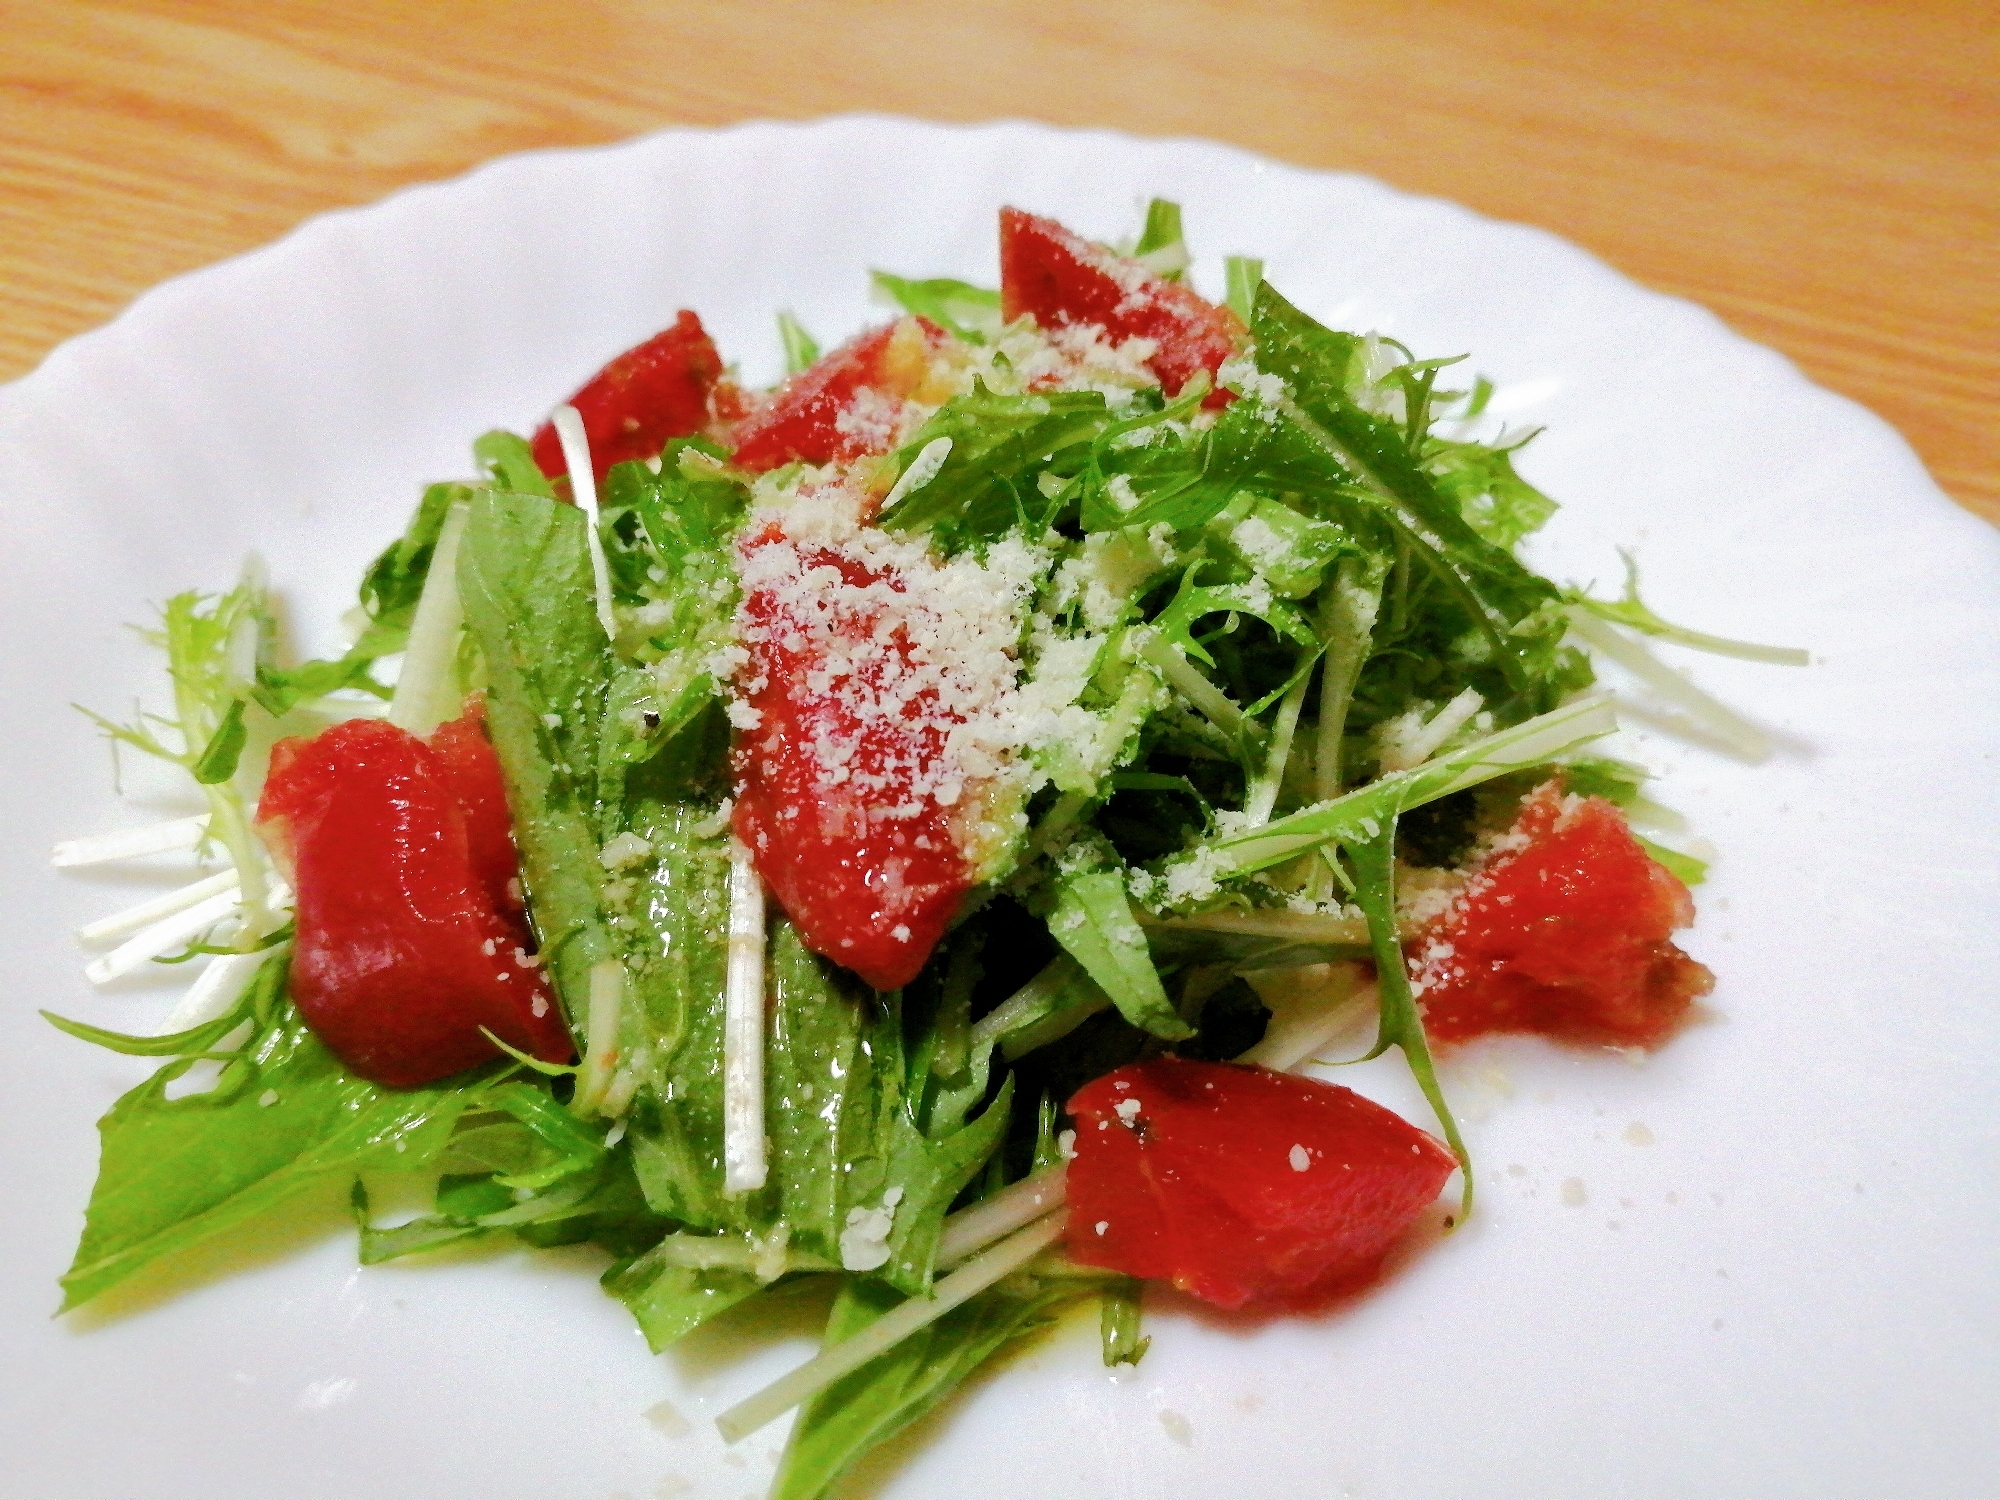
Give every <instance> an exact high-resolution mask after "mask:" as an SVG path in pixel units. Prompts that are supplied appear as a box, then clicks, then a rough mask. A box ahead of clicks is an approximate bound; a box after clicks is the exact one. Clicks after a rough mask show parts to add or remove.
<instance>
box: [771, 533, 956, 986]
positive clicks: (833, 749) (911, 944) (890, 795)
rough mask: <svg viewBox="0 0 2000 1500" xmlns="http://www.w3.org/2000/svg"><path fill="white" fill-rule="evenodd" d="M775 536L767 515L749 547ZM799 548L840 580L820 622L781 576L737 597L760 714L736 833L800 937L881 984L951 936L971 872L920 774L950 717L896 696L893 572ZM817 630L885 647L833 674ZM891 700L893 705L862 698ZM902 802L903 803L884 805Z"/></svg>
mask: <svg viewBox="0 0 2000 1500" xmlns="http://www.w3.org/2000/svg"><path fill="white" fill-rule="evenodd" d="M783 543H784V538H783V534H782V533H781V532H780V531H779V530H778V529H777V528H776V527H772V528H771V529H770V530H769V531H767V532H766V533H765V534H764V535H763V536H762V537H760V538H759V539H758V540H757V541H755V542H753V543H752V544H751V549H750V550H753V551H754V549H755V548H756V547H758V546H778V545H783ZM800 561H801V563H802V564H803V565H804V568H805V569H806V570H807V571H808V572H815V571H818V570H820V569H823V568H833V569H837V570H838V572H839V575H840V581H841V583H842V584H844V585H846V586H847V588H845V589H835V590H829V591H826V595H825V597H823V598H820V599H817V600H815V601H813V603H812V607H811V610H810V613H812V614H814V615H815V616H818V615H820V614H821V612H822V611H823V612H824V614H825V615H826V616H827V618H826V619H825V620H824V621H823V622H821V621H819V620H817V619H807V618H804V617H803V616H804V613H806V612H807V607H806V605H805V604H804V603H802V602H797V601H795V602H793V603H790V604H788V603H787V602H786V599H785V598H784V597H781V595H782V593H783V591H781V590H778V589H753V590H752V591H751V592H750V593H749V594H748V595H747V596H746V597H745V599H744V601H743V616H744V619H745V622H746V624H747V626H748V629H747V630H746V631H745V632H744V644H745V646H746V647H747V649H748V650H749V652H750V663H749V665H748V666H747V667H746V668H744V669H743V671H742V672H741V673H740V674H739V678H738V680H739V681H740V682H743V683H745V684H747V685H748V691H746V692H745V695H744V702H745V703H746V704H747V705H748V706H749V707H750V708H752V709H753V710H755V712H756V715H757V723H756V726H755V727H754V728H752V729H748V730H741V731H739V732H738V734H737V737H736V746H735V751H734V764H735V775H736V808H735V816H734V826H735V831H736V836H737V837H738V838H740V839H742V840H743V842H744V844H745V845H747V846H748V847H749V849H750V851H751V853H752V855H753V857H754V858H755V860H756V865H757V872H758V873H759V874H760V875H761V876H763V878H764V883H765V884H766V885H767V886H769V887H770V889H771V893H772V895H773V896H775V897H776V898H777V901H778V904H779V905H780V906H782V907H783V908H784V909H785V914H786V915H787V916H788V917H790V918H791V920H792V924H793V925H794V926H795V927H796V928H797V929H798V931H799V936H800V937H802V938H803V939H804V940H805V944H806V946H807V947H809V948H811V949H812V950H813V951H814V952H815V953H821V954H824V955H825V956H826V957H828V958H831V959H833V960H834V961H835V962H836V963H840V964H844V965H845V966H846V967H848V968H850V969H852V970H853V971H854V972H855V973H857V974H859V975H860V976H861V977H862V978H863V979H865V980H867V981H868V983H870V984H871V985H873V986H874V987H875V988H876V989H878V990H894V989H900V988H901V987H902V986H904V985H906V984H908V983H909V982H910V981H911V980H912V979H914V978H916V976H917V972H918V971H919V970H920V969H922V968H923V966H924V961H925V960H926V959H927V958H929V957H930V952H931V949H932V948H934V947H935V946H936V945H937V941H938V939H939V938H941V937H942V936H944V931H945V928H946V927H947V926H948V925H950V922H951V919H952V917H953V915H954V914H956V912H957V911H958V908H959V905H960V903H961V902H962V901H963V900H964V898H965V893H966V891H967V889H968V888H969V885H970V880H971V874H970V871H969V870H968V869H967V867H966V863H965V860H964V859H963V857H962V856H961V855H960V854H959V852H958V846H957V842H956V839H955V837H954V835H953V831H952V828H951V824H950V821H949V814H948V810H947V809H946V808H944V807H942V806H940V805H939V804H938V802H937V801H936V800H935V798H933V797H931V796H929V795H928V794H926V793H925V792H923V791H922V789H921V787H920V785H919V783H920V782H921V780H922V778H923V773H924V772H925V770H926V769H927V768H929V767H934V766H935V765H937V763H938V762H939V761H940V760H941V759H942V758H943V756H944V753H945V740H946V736H947V734H948V732H949V728H950V720H949V718H948V716H947V715H946V714H945V713H944V712H943V710H942V709H941V708H940V707H939V705H938V704H937V702H936V699H935V694H928V693H921V692H920V693H918V694H916V695H915V696H913V697H910V698H909V699H908V701H903V696H902V695H901V694H899V693H898V692H897V691H896V688H895V679H896V678H897V677H898V676H899V675H901V674H902V673H903V672H904V671H905V670H906V669H907V666H908V662H909V657H910V653H911V641H910V638H909V633H908V630H907V628H906V626H905V624H904V623H903V622H901V621H900V620H897V619H896V618H895V615H894V611H893V610H891V609H889V608H888V607H887V606H886V604H885V603H884V601H883V600H882V599H881V597H880V596H881V595H883V594H885V593H886V594H894V593H896V592H898V591H900V590H901V588H902V585H901V583H900V582H899V581H898V580H897V579H895V578H894V577H890V576H884V575H880V574H876V573H873V572H870V571H869V570H868V569H867V568H866V567H865V566H863V565H862V564H860V563H859V562H857V561H855V560H854V559H852V558H848V557H844V556H842V555H841V554H840V553H838V552H834V551H830V550H815V551H806V552H803V553H802V555H801V558H800ZM876 586H879V587H876ZM851 590H861V591H865V592H862V593H858V594H857V593H852V592H850V591H851ZM871 594H872V595H874V596H876V597H874V598H872V599H871V598H870V597H869V596H870V595H871ZM822 628H823V629H826V630H829V631H830V632H831V634H832V636H833V638H834V641H835V643H837V644H842V645H845V644H847V643H855V644H868V643H874V644H876V645H879V646H880V647H881V648H882V649H880V650H876V651H870V652H868V653H866V654H865V655H862V656H860V657H859V658H857V659H858V662H859V664H858V666H857V667H856V669H855V670H853V671H851V672H843V673H840V674H829V673H827V672H826V671H825V670H823V668H824V667H825V665H826V663H825V660H824V657H823V655H822V653H821V652H819V651H816V650H815V649H814V647H813V644H812V640H811V637H812V635H813V633H814V632H815V630H816V629H822ZM885 702H890V703H894V704H895V706H896V709H897V711H896V712H894V713H888V712H872V713H871V712H867V711H866V710H867V709H868V708H870V707H877V706H879V705H881V704H883V703H885ZM829 754H833V755H834V756H835V757H836V759H837V762H838V765H837V768H830V767H829V765H828V764H827V759H828V756H829ZM899 808H900V809H902V811H903V815H900V816H885V815H884V814H885V812H887V811H888V810H890V809H899Z"/></svg>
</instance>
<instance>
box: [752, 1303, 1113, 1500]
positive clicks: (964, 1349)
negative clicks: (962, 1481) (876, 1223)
mask: <svg viewBox="0 0 2000 1500" xmlns="http://www.w3.org/2000/svg"><path fill="white" fill-rule="evenodd" d="M1092 1289H1093V1283H1092V1282H1090V1281H1074V1280H1071V1281H1065V1280H1059V1279H1053V1278H1035V1277H1027V1276H1022V1277H1016V1278H1013V1279H1011V1280H1009V1281H1003V1282H1002V1283H1000V1284H999V1285H998V1286H996V1287H994V1288H993V1289H992V1290H990V1291H987V1292H983V1293H981V1294H980V1295H979V1296H977V1297H974V1298H973V1299H972V1300H971V1301H969V1302H967V1303H965V1304H964V1305H963V1306H960V1307H955V1308H953V1309H952V1310H951V1311H950V1312H948V1313H946V1314H945V1315H944V1316H943V1317H941V1318H939V1319H938V1320H937V1321H936V1322H934V1323H931V1324H930V1325H929V1326H928V1327H925V1328H923V1329H922V1330H920V1331H919V1332H918V1333H917V1334H915V1335H914V1336H913V1337H911V1338H908V1339H905V1340H904V1341H903V1342H902V1343H900V1344H898V1345H896V1346H895V1347H894V1348H893V1349H891V1350H890V1351H889V1352H888V1353H886V1354H883V1355H880V1356H879V1357H877V1358H875V1359H873V1360H870V1361H869V1362H868V1363H867V1364H865V1365H863V1366H862V1367H861V1368H860V1369H858V1370H856V1371H855V1372H854V1373H853V1374H852V1375H849V1376H847V1377H846V1378H845V1379H844V1380H841V1381H839V1382H838V1383H836V1384H835V1385H833V1386H831V1387H829V1388H828V1389H827V1390H826V1391H825V1392H823V1393H822V1394H821V1395H819V1396H817V1397H815V1398H814V1399H813V1400H811V1401H809V1402H807V1403H806V1405H805V1407H804V1409H803V1410H801V1411H800V1413H799V1416H798V1420H797V1421H796V1422H795V1423H794V1424H793V1426H792V1433H791V1437H790V1438H789V1439H788V1440H787V1442H786V1445H785V1453H784V1457H783V1458H782V1459H781V1460H780V1461H779V1465H778V1474H777V1478H776V1479H775V1480H773V1481H772V1485H771V1492H770V1500H816V1497H818V1496H821V1495H824V1494H826V1493H827V1492H828V1491H829V1490H830V1489H831V1488H832V1487H833V1485H834V1484H835V1483H836V1481H838V1480H839V1478H840V1476H841V1475H842V1474H844V1473H846V1472H847V1470H848V1469H849V1468H851V1467H852V1466H853V1464H854V1462H855V1461H856V1460H857V1459H859V1458H860V1457H861V1456H862V1455H863V1454H865V1453H867V1452H868V1451H869V1450H870V1449H872V1448H875V1447H878V1446H879V1445H881V1444H882V1443H884V1442H887V1441H888V1440H889V1439H890V1438H892V1437H894V1436H895V1435H896V1434H897V1433H899V1432H901V1431H902V1430H903V1429H904V1428H906V1427H908V1426H909V1425H910V1424H911V1423H912V1422H914V1421H916V1420H917V1419H918V1418H919V1417H921V1416H923V1415H924V1414H925V1413H926V1412H929V1411H931V1410H932V1409H933V1408H935V1407H936V1406H937V1405H938V1403H940V1402H941V1401H943V1400H944V1399H945V1398H946V1397H947V1396H949V1395H950V1394H951V1393H952V1392H953V1391H955V1390H956V1389H958V1387H959V1386H960V1385H962V1384H964V1382H965V1380H966V1378H967V1377H968V1376H970V1375H971V1374H972V1373H973V1371H975V1370H977V1369H978V1368H979V1367H980V1366H981V1365H983V1364H985V1363H986V1362H987V1361H988V1360H990V1359H992V1358H993V1357H994V1356H995V1355H997V1354H999V1353H1000V1352H1001V1351H1003V1350H1005V1349H1007V1348H1008V1347H1010V1346H1012V1345H1015V1344H1018V1343H1020V1342H1021V1341H1023V1340H1025V1339H1027V1338H1028V1337H1030V1336H1031V1335H1033V1334H1034V1333H1036V1332H1037V1331H1039V1330H1040V1329H1042V1328H1045V1327H1047V1326H1048V1325H1049V1324H1050V1323H1051V1322H1052V1321H1053V1320H1054V1318H1055V1316H1056V1314H1057V1313H1058V1312H1059V1311H1060V1310H1061V1309H1062V1308H1063V1306H1065V1305H1066V1304H1067V1303H1069V1302H1071V1301H1074V1300H1075V1299H1076V1298H1077V1297H1079V1296H1081V1295H1083V1294H1085V1293H1087V1292H1089V1291H1090V1290H1092ZM902 1300H903V1298H902V1296H901V1295H900V1294H899V1293H897V1292H896V1291H895V1290H894V1289H893V1288H889V1287H885V1286H883V1285H881V1284H880V1283H878V1282H872V1281H866V1280H862V1279H860V1278H858V1277H857V1278H851V1279H849V1280H848V1281H847V1282H846V1283H845V1285H843V1287H842V1288H841V1293H840V1296H839V1298H838V1299H837V1300H836V1301H835V1303H834V1306H833V1312H832V1314H831V1316H830V1317H829V1318H828V1319H827V1327H826V1343H827V1344H828V1345H833V1344H838V1343H840V1342H841V1341H842V1340H844V1339H848V1338H852V1337H853V1336H854V1335H855V1334H856V1333H858V1332H860V1330H861V1329H863V1328H865V1327H867V1326H868V1325H869V1324H870V1323H872V1322H874V1321H875V1320H876V1319H877V1318H879V1317H881V1316H882V1314H884V1313H886V1312H888V1311H889V1310H890V1309H891V1308H892V1307H894V1306H896V1305H897V1304H898V1303H899V1302H901V1301H902Z"/></svg>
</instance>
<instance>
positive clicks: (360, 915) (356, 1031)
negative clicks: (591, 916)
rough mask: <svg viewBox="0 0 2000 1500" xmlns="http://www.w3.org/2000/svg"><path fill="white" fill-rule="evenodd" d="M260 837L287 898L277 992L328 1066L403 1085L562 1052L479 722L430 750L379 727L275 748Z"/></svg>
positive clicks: (470, 718) (370, 724) (494, 765)
mask: <svg viewBox="0 0 2000 1500" xmlns="http://www.w3.org/2000/svg"><path fill="white" fill-rule="evenodd" d="M257 823H258V831H259V832H260V833H261V834H262V835H263V836H264V839H265V842H266V843H267V844H268V845H270V847H271V850H272V852H273V854H274V855H275V856H276V857H277V859H278V862H279V863H280V864H281V865H282V866H283V867H284V868H285V869H286V871H287V873H288V874H290V876H291V878H292V882H293V885H294V886H295V887H296V889H297V891H298V905H297V935H296V937H295V939H294V942H293V948H292V970H291V988H292V997H293V999H294V1000H295V1001H297V1003H298V1007H299V1012H300V1014H302V1015H303V1016H304V1017H305V1019H306V1023H307V1024H308V1025H310V1026H311V1027H312V1028H313V1030H314V1032H316V1033H317V1034H318V1036H319V1038H320V1040H322V1041H323V1042H325V1043H326V1045H327V1046H328V1047H329V1048H330V1049H332V1051H333V1053H334V1055H335V1056H337V1057H339V1058H340V1060H341V1061H342V1062H344V1063H345V1064H347V1066H348V1067H349V1068H351V1069H353V1070H354V1071H355V1072H356V1073H358V1074H360V1075H361V1076H362V1077H363V1078H367V1079H370V1080H372V1081H373V1082H376V1083H382V1084H388V1085H390V1086H392V1087H398V1088H411V1087H415V1086H416V1085H418V1084H424V1083H432V1082H435V1081H436V1080H438V1079H440V1078H445V1077H448V1076H449V1075H451V1074H453V1073H457V1072H461V1071H463V1070H464V1069H466V1068H469V1067H472V1066H474V1065H476V1064H478V1063H482V1062H486V1061H489V1060H490V1059H492V1058H494V1057H497V1056H499V1055H500V1054H499V1052H498V1050H497V1049H496V1048H495V1047H494V1046H493V1044H492V1043H491V1042H489V1041H488V1040H487V1039H486V1038H485V1037H484V1036H482V1035H481V1034H480V1028H481V1027H482V1026H483V1027H485V1028H487V1029H488V1030H490V1031H491V1032H492V1033H493V1034H494V1035H495V1036H498V1037H500V1038H502V1039H504V1040H505V1041H506V1042H507V1043H508V1045H510V1046H513V1047H517V1048H519V1049H520V1050H521V1051H523V1052H528V1053H532V1054H533V1055H534V1056H536V1057H540V1058H542V1059H544V1060H546V1061H549V1062H568V1061H569V1060H570V1058H571V1057H573V1056H574V1055H575V1053H574V1049H573V1046H572V1043H571V1040H570V1035H569V1029H568V1027H567V1026H566V1025H565V1024H564V1022H563V1017H562V1012H561V1008H560V1007H559V1006H558V1005H557V1003H556V1000H555V996H554V994H553V993H552V991H551V990H550V987H549V983H548V980H547V978H546V976H545V975H544V973H543V971H542V969H541V968H540V966H539V965H537V964H533V963H530V962H527V961H526V960H527V959H528V958H529V957H530V956H531V955H532V953H533V948H534V942H533V939H532V937H531V936H530V934H529V930H528V923H527V917H526V913H525V912H524V910H523V907H522V902H521V895H520V885H519V882H518V880H517V878H516V872H517V868H518V862H517V858H516V855H515V851H514V842H513V835H512V832H511V830H510V825H509V822H508V817H507V801H506V789H505V787H504V785H503V784H502V782H501V778H500V766H499V761H498V759H497V758H496V757H495V755H494V753H493V747H492V746H491V745H490V744H489V743H488V742H487V739H486V733H485V729H484V725H483V713H482V711H481V709H480V708H479V706H478V705H476V704H475V705H474V706H473V707H472V708H471V709H470V710H469V711H468V712H467V714H466V715H465V717H464V718H462V719H458V720H455V721H453V722H452V723H449V724H445V725H441V726H440V727H439V728H438V730H437V732H436V733H435V734H433V735H432V736H431V738H430V739H429V741H428V742H427V741H424V740H420V739H418V738H417V737H416V736H415V735H412V734H409V733H407V732H405V731H404V730H401V729H398V728H396V727H395V726H394V725H391V724H385V723H382V722H380V721H377V720H369V719H354V720H350V721H349V722H347V723H344V724H336V725H334V726H333V727H332V728H331V729H328V730H326V731H325V732H324V733H322V734H319V735H316V736H314V737H313V738H311V739H290V740H280V741H279V742H278V744H277V745H276V746H275V747H274V748H273V749H272V751H271V770H270V775H269V778H268V779H267V780H266V782H265V784H264V796H263V801H262V803H261V804H260V805H259V807H258V809H257Z"/></svg>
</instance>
